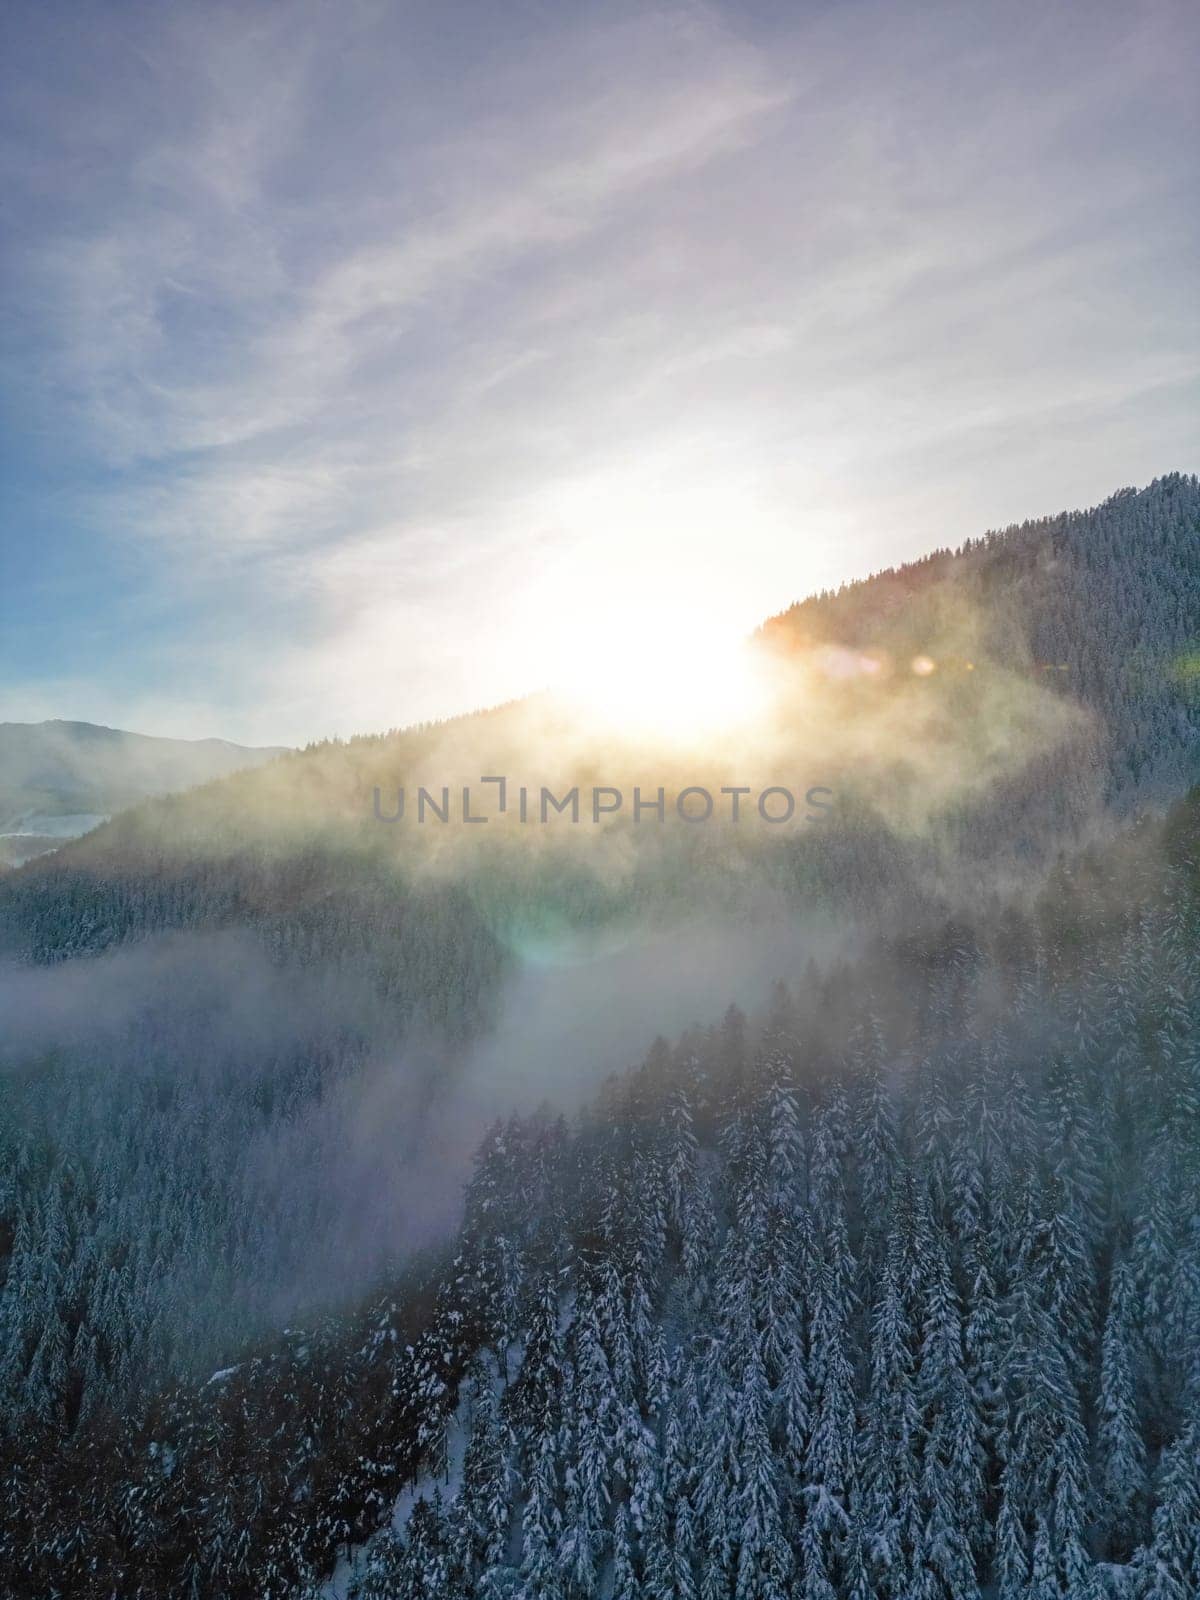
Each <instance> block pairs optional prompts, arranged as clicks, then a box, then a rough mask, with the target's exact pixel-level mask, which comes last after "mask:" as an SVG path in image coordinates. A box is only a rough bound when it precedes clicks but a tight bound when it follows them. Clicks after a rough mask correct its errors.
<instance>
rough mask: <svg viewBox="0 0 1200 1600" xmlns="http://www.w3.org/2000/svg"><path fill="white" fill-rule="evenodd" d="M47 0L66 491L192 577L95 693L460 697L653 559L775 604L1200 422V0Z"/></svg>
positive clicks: (1086, 484) (28, 228) (761, 604)
mask: <svg viewBox="0 0 1200 1600" xmlns="http://www.w3.org/2000/svg"><path fill="white" fill-rule="evenodd" d="M501 9H502V10H503V11H504V17H503V19H499V18H498V15H497V13H498V11H499V10H501ZM17 10H18V12H22V10H23V8H17ZM48 15H49V13H46V12H44V11H41V10H35V9H34V8H33V7H29V8H28V9H25V10H24V11H23V14H22V15H21V16H20V17H19V20H18V23H17V26H16V27H15V28H14V27H13V24H12V22H11V20H10V23H9V31H10V33H12V34H13V36H14V37H13V46H14V48H13V49H11V50H10V51H9V52H8V54H7V59H8V60H9V67H8V69H7V70H8V76H9V77H10V78H11V79H12V86H13V89H14V96H13V104H14V106H15V110H14V111H13V112H12V114H11V115H12V120H14V121H15V122H16V124H17V135H18V137H17V138H16V139H15V140H14V141H11V142H10V146H9V148H10V152H12V153H10V155H9V156H8V158H7V172H8V176H9V178H10V180H11V181H10V190H11V191H12V192H13V193H14V194H15V195H16V205H15V208H14V209H15V220H16V226H15V228H14V229H13V230H12V231H11V234H10V240H11V242H10V246H9V250H10V281H11V282H12V283H13V284H14V285H15V287H16V301H17V304H18V308H19V312H20V317H21V321H20V323H19V324H14V326H13V330H12V332H11V333H10V336H9V349H10V356H11V359H10V361H9V370H10V372H11V373H12V375H13V384H14V387H15V389H17V390H19V392H20V396H21V399H20V402H19V407H18V406H14V405H13V404H11V403H10V410H18V409H19V414H20V422H21V425H22V426H23V427H25V428H26V429H27V430H29V432H30V436H31V437H32V438H35V439H36V441H37V443H36V449H35V451H34V455H35V456H36V465H35V467H33V468H30V469H29V481H28V483H27V485H26V493H27V495H28V496H29V497H31V502H32V503H35V504H36V505H37V506H38V507H39V508H40V510H41V512H42V514H43V515H44V516H45V517H46V518H47V519H49V521H50V522H51V523H53V524H54V525H55V526H60V525H68V526H69V527H71V528H72V529H73V530H74V536H75V537H78V536H79V534H78V530H80V529H83V530H86V536H87V537H88V538H89V539H91V540H93V541H100V545H101V548H106V549H109V550H111V551H112V552H113V555H114V559H117V558H118V557H119V560H120V561H121V563H122V564H123V565H124V566H125V567H127V568H129V567H131V568H133V569H135V570H136V572H137V574H138V579H139V583H140V585H141V587H142V588H143V589H144V590H145V591H146V592H148V593H150V594H152V595H153V596H154V597H155V604H156V605H157V606H158V607H160V608H162V607H166V608H167V610H168V611H169V609H170V605H171V597H172V596H175V597H178V596H179V595H180V594H182V593H185V592H186V594H187V596H188V605H187V608H186V615H184V614H182V612H181V614H180V616H179V618H178V626H177V628H176V629H175V630H174V633H173V636H172V637H171V638H170V639H169V641H168V640H165V639H164V636H163V635H164V629H163V628H162V627H160V628H158V629H157V630H156V631H154V632H153V634H151V633H150V632H147V633H145V634H144V635H139V631H138V629H137V627H136V625H135V626H134V628H133V629H132V631H131V630H130V629H129V628H128V627H127V626H124V627H122V629H121V630H120V632H121V636H120V637H116V636H115V633H114V634H110V636H109V637H107V638H106V639H104V640H102V641H101V643H100V647H99V649H98V652H97V657H98V658H97V660H96V663H95V671H94V674H93V678H92V683H93V687H92V690H91V694H90V697H89V696H88V695H87V694H85V696H84V699H85V702H86V703H85V704H83V705H80V704H79V703H78V701H77V700H75V701H73V703H72V704H71V705H69V706H68V705H66V704H63V705H62V706H61V708H60V709H61V710H62V711H63V712H64V713H72V712H73V713H75V714H99V713H100V712H101V711H103V712H104V714H105V716H106V717H107V719H108V720H115V721H120V720H132V714H133V712H134V711H135V710H136V709H137V706H138V705H139V704H143V703H144V697H145V695H146V694H147V692H148V690H149V688H150V686H151V684H152V692H153V693H154V695H155V696H156V703H158V697H162V703H164V704H165V705H167V706H168V707H169V704H170V697H171V695H172V693H173V694H174V695H175V703H176V705H177V707H178V708H179V709H178V724H177V726H176V727H175V728H163V729H162V731H179V732H185V733H186V732H195V731H216V730H213V729H210V728H208V727H204V728H198V727H197V726H196V725H195V718H196V717H197V716H198V715H201V714H202V715H204V716H211V717H215V718H218V719H220V724H221V726H220V729H219V731H223V732H228V733H229V734H230V735H231V736H238V735H241V736H243V737H254V738H259V739H261V738H267V737H280V738H292V739H298V738H302V737H304V736H305V735H306V734H308V733H321V732H327V731H334V730H335V729H336V730H338V731H351V730H352V729H354V728H356V727H365V726H371V725H376V724H380V723H384V724H388V723H395V722H399V721H403V720H407V719H409V718H412V717H417V716H421V715H427V714H431V713H436V712H445V711H450V710H452V709H455V708H457V707H459V706H461V705H464V704H471V703H478V702H480V701H482V700H486V699H494V698H499V697H500V696H501V695H503V694H509V693H515V692H518V691H519V690H520V689H521V688H522V687H526V686H531V685H532V684H533V683H534V682H536V681H538V679H539V676H540V675H541V674H542V672H543V670H544V669H545V670H552V661H551V660H550V659H549V657H550V656H551V655H552V652H553V650H554V649H556V648H561V638H562V629H561V625H560V621H559V619H558V618H557V617H556V616H555V613H556V612H559V613H561V611H562V610H563V608H568V607H570V606H571V605H573V604H588V603H590V604H592V605H593V606H596V605H602V606H604V607H605V608H607V609H609V610H611V612H612V615H613V618H614V626H617V627H619V625H620V619H621V614H622V598H621V586H622V584H626V585H628V586H640V587H642V588H643V589H645V587H646V586H647V585H650V586H652V587H653V589H654V594H653V596H652V598H657V599H659V600H660V601H661V603H662V604H664V605H665V604H671V603H672V600H673V596H674V597H676V599H677V600H679V601H681V602H682V603H686V604H692V605H696V606H698V607H702V608H703V607H708V606H711V607H712V608H713V610H714V615H716V616H721V617H723V618H724V621H725V625H727V626H728V627H731V628H743V627H749V626H750V625H752V624H753V622H754V621H755V620H756V619H757V617H758V615H759V614H760V613H763V612H767V611H771V610H775V609H778V607H779V606H780V605H781V604H784V603H786V601H787V600H789V599H790V598H792V596H793V595H794V594H796V593H798V592H800V591H802V590H803V589H805V588H807V587H809V586H810V585H813V584H821V583H826V582H830V581H836V580H837V579H838V578H839V577H841V576H847V575H852V574H854V573H857V572H861V571H864V570H868V569H869V568H870V567H872V566H874V565H876V564H878V563H879V562H881V561H884V560H893V559H896V558H897V557H900V556H902V555H904V554H906V553H911V552H915V551H916V550H918V549H920V548H922V547H925V546H927V545H928V544H930V543H933V542H936V541H939V540H941V539H944V538H947V537H954V536H956V535H959V534H962V533H967V532H975V531H978V528H979V526H980V525H981V523H983V522H986V521H994V520H1004V519H1006V518H1007V517H1009V516H1012V515H1024V514H1029V513H1032V512H1036V511H1038V510H1043V509H1049V508H1052V507H1053V506H1055V505H1057V504H1059V503H1062V502H1064V501H1070V500H1086V499H1092V498H1095V497H1096V496H1097V495H1098V494H1101V493H1103V492H1106V491H1107V490H1108V489H1109V488H1111V487H1114V486H1115V485H1116V482H1118V481H1121V480H1129V479H1134V478H1144V477H1147V476H1149V475H1151V474H1152V473H1153V472H1156V471H1159V470H1163V469H1164V468H1167V467H1170V466H1172V465H1183V466H1186V465H1189V462H1188V461H1186V460H1181V459H1180V455H1181V452H1182V451H1183V450H1184V448H1185V446H1186V443H1187V441H1188V440H1189V438H1190V419H1191V415H1192V412H1191V409H1190V406H1189V399H1188V396H1189V393H1190V389H1191V386H1193V385H1194V382H1195V378H1196V373H1197V366H1198V361H1197V354H1196V352H1197V340H1196V321H1195V312H1194V309H1193V308H1194V298H1195V297H1194V281H1193V278H1194V275H1193V272H1192V269H1191V266H1190V255H1189V252H1190V250H1191V249H1192V247H1193V245H1194V231H1195V230H1194V224H1193V223H1191V222H1189V221H1188V220H1187V219H1188V217H1189V216H1190V215H1191V213H1190V212H1189V211H1188V210H1186V209H1185V207H1184V205H1183V198H1184V196H1185V195H1186V194H1187V193H1188V192H1189V191H1190V188H1191V186H1192V184H1193V183H1194V180H1195V177H1196V167H1197V162H1196V159H1195V157H1194V155H1193V154H1191V153H1190V152H1191V151H1193V150H1194V149H1195V148H1196V143H1197V141H1195V140H1194V139H1192V138H1191V136H1192V135H1194V134H1195V132H1196V131H1197V129H1196V126H1195V124H1196V111H1195V106H1194V101H1193V97H1192V96H1191V95H1190V93H1189V92H1188V86H1187V83H1186V81H1185V80H1186V78H1187V71H1186V67H1185V61H1186V54H1187V52H1186V51H1185V50H1184V49H1183V46H1184V45H1185V44H1186V43H1187V42H1188V41H1191V42H1194V41H1195V37H1196V31H1197V28H1196V22H1195V19H1194V16H1193V15H1192V14H1191V13H1190V11H1189V9H1188V8H1187V7H1185V6H1184V5H1182V4H1173V3H1170V0H1163V3H1161V4H1158V5H1156V6H1151V7H1146V8H1142V9H1139V12H1138V13H1137V15H1134V14H1132V13H1130V12H1129V11H1128V10H1127V9H1126V8H1123V7H1119V6H1111V7H1109V6H1105V5H1101V6H1098V7H1095V8H1093V9H1092V10H1091V11H1090V12H1089V22H1088V26H1087V27H1086V28H1080V27H1078V26H1075V25H1074V24H1073V23H1072V22H1071V19H1069V18H1067V17H1065V16H1062V15H1060V14H1058V13H1049V14H1048V13H1046V12H1044V11H1043V9H1041V8H1037V7H1034V6H1032V5H1030V6H1028V7H1025V6H1023V5H1022V6H1018V7H1016V8H1015V9H1010V10H1009V12H1008V14H1007V15H1006V17H1004V18H1000V17H999V15H998V14H997V13H995V12H993V11H991V10H990V8H989V9H987V10H983V9H976V8H964V7H958V6H948V5H941V4H931V5H914V6H912V7H904V8H894V7H888V6H884V5H882V4H874V3H867V4H863V5H857V6H846V7H835V8H829V9H825V8H820V7H817V8H814V9H812V10H811V11H809V12H805V11H802V10H799V9H796V8H790V7H780V8H778V9H777V10H776V9H775V8H773V7H771V6H770V5H765V4H764V5H763V6H761V7H753V8H746V7H742V6H734V5H730V6H728V7H722V6H720V5H699V4H687V3H685V4H681V5H668V6H664V7H662V8H653V9H651V8H646V7H641V6H633V5H631V6H628V7H621V6H616V7H614V6H604V7H600V6H592V5H584V6H581V7H579V8H568V9H566V10H564V11H562V12H558V13H553V14H549V13H547V12H546V11H545V10H544V9H543V8H536V7H529V8H527V7H525V6H523V5H520V4H518V5H516V6H514V7H512V8H491V7H483V6H478V7H477V6H475V5H474V4H473V3H471V0H456V3H455V4H454V5H451V6H449V7H446V6H439V7H425V6H421V5H414V6H413V7H404V8H389V7H378V6H375V5H373V4H369V3H356V4H352V5H349V6H347V7H340V8H336V9H331V8H328V7H325V6H319V5H301V6H296V7H272V6H266V7H262V8H260V9H258V10H256V11H255V12H253V13H247V12H246V11H245V10H244V9H243V8H233V7H228V6H225V5H221V4H204V5H200V6H196V7H191V8H187V9H185V10H183V11H179V10H172V11H164V10H162V8H158V7H153V8H152V7H141V6H130V7H128V8H125V9H122V10H120V11H116V10H114V11H112V12H110V13H109V14H108V22H107V32H106V34H105V38H104V40H103V41H102V43H103V48H101V49H99V50H98V51H97V50H95V49H94V48H93V42H92V41H90V40H89V41H88V48H87V50H85V48H84V41H82V40H81V41H80V42H79V43H78V45H77V46H72V45H71V44H70V43H68V44H67V45H66V46H65V48H64V49H61V50H60V54H59V57H58V61H57V66H56V68H55V70H54V71H51V70H49V69H48V68H47V66H46V62H47V60H48V59H50V55H49V53H48V52H47V48H46V44H47V40H46V36H45V30H46V29H47V28H48V27H50V26H52V23H51V22H49V21H47V20H46V19H47V16H48ZM1048 434H1052V435H1054V436H1055V437H1057V438H1058V439H1060V440H1061V451H1060V452H1059V455H1058V458H1057V459H1056V457H1055V452H1054V450H1053V449H1052V448H1049V449H1048V447H1047V435H1048ZM1000 440H1002V441H1003V448H1002V450H1001V449H997V448H996V446H997V442H998V441H1000ZM1114 440H1117V441H1118V442H1119V448H1118V449H1117V450H1115V451H1114ZM51 505H52V506H53V517H51V515H50V512H49V511H48V510H47V507H50V506H51ZM61 537H63V538H65V537H66V535H65V534H64V535H61ZM53 543H54V541H53V539H51V541H50V546H51V547H52V546H53ZM51 554H52V549H51V548H48V550H47V556H46V564H45V566H43V565H42V564H39V561H38V560H37V558H36V554H34V555H30V556H28V557H27V566H28V568H29V571H30V576H29V577H28V578H27V580H26V581H27V584H28V592H29V595H30V604H31V605H32V606H34V607H35V608H36V607H37V606H39V605H41V606H43V607H47V606H49V605H51V603H52V602H51V601H50V599H49V598H48V595H49V590H48V588H47V581H48V580H47V576H46V570H47V568H48V566H49V563H50V559H51ZM60 564H61V560H60ZM641 598H642V600H643V601H644V599H645V595H644V594H643V595H642V597H641ZM53 603H54V604H55V605H57V606H59V608H60V610H61V609H62V607H61V596H60V597H59V599H58V600H57V601H55V602H53ZM67 611H68V612H69V608H67ZM642 611H643V612H644V605H643V607H642ZM129 616H130V613H129V611H128V610H127V611H126V613H125V617H126V618H127V619H128V617H129ZM61 620H62V625H63V626H64V627H69V626H70V624H71V620H72V619H71V617H70V615H69V614H63V615H62V619H61ZM134 621H135V624H136V617H135V618H134ZM40 625H41V626H42V627H43V629H47V628H48V629H49V631H50V633H51V634H53V630H54V618H53V617H50V616H47V615H43V616H42V617H41V619H40ZM14 637H15V635H14ZM81 681H83V682H86V681H87V678H86V677H85V676H83V675H81V673H80V672H79V671H78V663H73V664H72V665H71V667H70V669H68V667H67V666H66V665H65V664H64V665H60V667H59V668H58V670H57V671H56V670H55V668H54V666H53V665H52V664H50V663H48V662H46V661H44V660H39V661H38V662H37V663H36V666H34V667H27V668H25V669H24V670H23V671H21V672H20V674H19V676H18V677H17V689H16V690H15V691H10V696H11V694H12V693H17V695H18V697H19V695H20V694H21V693H24V694H26V695H27V696H28V699H29V703H30V704H33V703H35V701H36V703H38V704H44V703H45V701H46V699H47V698H49V699H50V700H51V701H53V699H54V696H55V694H56V693H62V694H63V695H67V694H70V695H73V696H75V695H77V694H78V689H79V684H80V682H81ZM139 696H140V697H141V698H139ZM122 707H128V708H129V710H130V716H129V717H125V716H124V715H123V712H122ZM198 708H202V709H198ZM168 720H169V715H168ZM159 725H160V727H161V720H160V724H159Z"/></svg>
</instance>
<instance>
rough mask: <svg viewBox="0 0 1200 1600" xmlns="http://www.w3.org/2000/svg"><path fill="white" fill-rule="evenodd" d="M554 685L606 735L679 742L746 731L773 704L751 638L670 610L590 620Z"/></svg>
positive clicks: (563, 661)
mask: <svg viewBox="0 0 1200 1600" xmlns="http://www.w3.org/2000/svg"><path fill="white" fill-rule="evenodd" d="M550 687H551V690H552V691H553V692H554V693H555V695H556V696H557V697H558V698H559V699H560V700H561V701H563V702H564V703H565V704H566V705H567V706H568V707H569V708H570V709H571V710H572V711H573V712H574V713H575V714H576V715H577V716H578V717H580V718H581V719H583V720H585V721H586V722H588V723H589V724H592V725H595V726H597V727H598V728H599V729H601V730H602V731H612V732H616V733H622V734H625V735H626V736H629V737H652V738H656V739H660V740H662V741H664V742H669V743H671V744H673V745H680V744H692V743H697V742H700V741H703V740H705V739H709V738H711V737H713V736H716V735H719V734H722V733H726V732H730V731H732V730H734V729H736V728H744V727H745V726H746V725H747V724H748V723H750V722H752V721H754V720H755V719H756V718H757V717H758V716H759V715H760V714H761V713H762V712H763V710H764V709H765V705H766V683H765V676H764V672H763V668H762V664H761V662H760V661H759V660H758V659H757V658H756V655H755V652H754V651H753V649H752V648H751V646H750V645H749V643H748V642H747V641H746V639H745V638H744V637H743V636H741V635H740V634H738V633H737V632H736V631H734V630H733V629H732V628H730V627H729V626H728V625H726V626H720V625H717V624H715V623H714V622H713V621H712V619H711V618H700V617H692V618H688V617H686V616H684V617H670V616H667V617H664V615H663V613H662V612H656V613H654V614H645V615H641V616H637V615H631V614H630V613H629V612H627V611H626V612H624V613H622V614H620V615H619V616H616V617H613V616H611V615H610V616H609V617H608V618H607V619H605V620H604V621H601V619H593V620H591V621H587V622H585V623H583V624H582V625H581V627H580V628H579V631H578V635H577V637H576V639H575V640H574V642H573V646H572V648H571V650H570V651H569V653H567V654H565V655H564V656H563V657H562V658H561V660H560V661H559V663H558V664H557V671H556V673H555V676H554V678H553V679H552V681H551V684H550Z"/></svg>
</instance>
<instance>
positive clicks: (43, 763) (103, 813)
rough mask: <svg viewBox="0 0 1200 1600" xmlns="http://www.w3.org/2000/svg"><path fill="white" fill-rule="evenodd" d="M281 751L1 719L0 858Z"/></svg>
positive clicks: (50, 845)
mask: <svg viewBox="0 0 1200 1600" xmlns="http://www.w3.org/2000/svg"><path fill="white" fill-rule="evenodd" d="M280 754H282V750H281V749H280V748H279V747H257V748H254V747H249V746H246V745H239V744H231V743H230V742H229V741H228V740H226V739H158V738H153V737H151V736H150V735H147V734H143V733H127V732H125V731H124V730H122V729H120V728H102V727H98V726H96V724H94V723H91V722H61V721H54V722H3V723H0V863H4V864H8V865H15V864H17V863H19V862H20V861H27V860H29V859H30V858H31V857H32V856H34V855H40V854H42V853H44V852H45V851H47V850H52V849H54V848H56V846H57V845H59V844H61V843H62V842H63V841H64V840H65V839H70V838H77V837H78V836H79V835H80V834H82V833H86V832H88V830H89V829H91V828H94V827H96V826H97V824H98V823H100V822H103V821H104V820H105V819H106V818H107V817H109V816H111V815H112V813H113V812H115V811H122V810H124V809H125V807H126V806H131V805H136V804H137V802H138V801H139V800H146V799H149V798H150V797H152V796H154V795H163V794H173V793H176V792H177V791H179V790H181V789H191V788H193V787H195V785H197V784H201V783H209V782H211V781H212V779H214V778H225V777H228V776H229V774H230V773H232V772H238V771H240V770H241V769H242V768H245V767H257V766H261V765H262V763H263V762H265V761H270V760H271V759H272V758H273V757H274V756H277V755H280Z"/></svg>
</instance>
